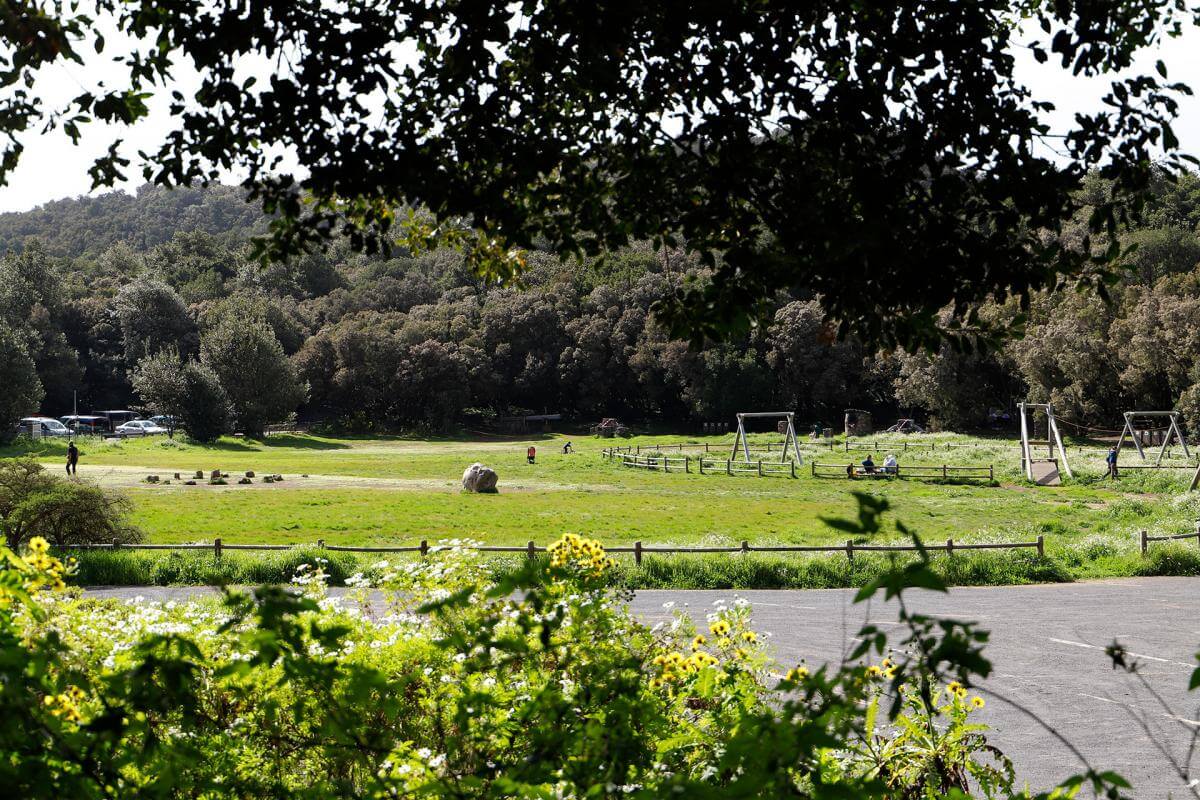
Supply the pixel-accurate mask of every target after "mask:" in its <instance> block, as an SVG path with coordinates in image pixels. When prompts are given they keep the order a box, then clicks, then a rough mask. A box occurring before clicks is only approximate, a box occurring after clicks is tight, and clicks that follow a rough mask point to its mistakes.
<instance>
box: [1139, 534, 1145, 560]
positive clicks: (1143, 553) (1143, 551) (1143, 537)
mask: <svg viewBox="0 0 1200 800" xmlns="http://www.w3.org/2000/svg"><path fill="white" fill-rule="evenodd" d="M1139 534H1140V536H1141V540H1142V555H1146V532H1145V531H1139Z"/></svg>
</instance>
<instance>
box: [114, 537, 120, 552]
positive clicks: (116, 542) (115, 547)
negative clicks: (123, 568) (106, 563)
mask: <svg viewBox="0 0 1200 800" xmlns="http://www.w3.org/2000/svg"><path fill="white" fill-rule="evenodd" d="M120 546H121V540H120V539H113V550H116V549H117V548H118V547H120Z"/></svg>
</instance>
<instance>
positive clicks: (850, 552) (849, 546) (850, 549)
mask: <svg viewBox="0 0 1200 800" xmlns="http://www.w3.org/2000/svg"><path fill="white" fill-rule="evenodd" d="M846 558H847V559H848V560H850V561H853V560H854V541H853V540H852V539H847V540H846Z"/></svg>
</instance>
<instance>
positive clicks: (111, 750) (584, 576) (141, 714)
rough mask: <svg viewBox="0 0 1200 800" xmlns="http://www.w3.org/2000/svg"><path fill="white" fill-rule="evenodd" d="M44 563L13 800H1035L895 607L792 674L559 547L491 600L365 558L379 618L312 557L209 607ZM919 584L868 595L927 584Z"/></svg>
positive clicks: (1103, 780) (16, 579) (968, 666)
mask: <svg viewBox="0 0 1200 800" xmlns="http://www.w3.org/2000/svg"><path fill="white" fill-rule="evenodd" d="M46 551H47V547H46V544H45V542H44V541H42V540H34V541H33V542H32V543H31V547H30V550H29V552H28V553H27V555H26V556H25V557H24V558H20V557H17V556H13V555H10V556H9V557H8V558H7V559H6V560H5V561H4V562H3V565H2V566H0V685H2V686H3V687H4V691H3V692H0V753H3V755H4V758H3V759H0V780H3V781H4V784H5V786H6V787H7V790H8V791H9V792H11V794H12V796H15V797H22V798H32V799H34V800H40V799H41V798H47V799H48V798H59V797H71V798H100V797H109V796H128V797H204V798H211V799H212V800H221V799H222V798H239V799H245V800H256V799H257V798H264V799H265V798H271V799H272V800H291V798H297V799H299V798H322V797H362V798H391V797H454V798H464V799H465V798H508V797H521V798H608V797H618V796H619V797H628V798H638V799H639V800H650V799H651V798H660V797H714V798H715V797H742V798H775V797H785V796H786V797H855V798H879V799H880V800H883V799H884V798H887V800H910V799H911V800H925V799H926V798H934V797H950V796H954V797H977V798H1013V797H1028V796H1029V795H1028V793H1027V792H1021V790H1019V789H1018V788H1017V787H1016V786H1015V785H1014V783H1015V781H1014V774H1015V771H1014V768H1013V765H1012V764H1011V763H1010V762H1009V760H1008V759H1007V758H1005V757H1004V755H1003V754H1002V753H1000V752H999V751H998V750H996V749H995V748H994V747H993V746H992V745H991V744H990V743H989V742H988V739H987V736H986V728H985V727H983V726H982V725H979V724H977V722H976V721H975V720H974V719H973V718H972V714H973V712H974V710H975V709H977V708H979V707H982V705H983V701H982V700H981V699H979V698H977V697H972V696H971V694H970V692H969V690H968V688H967V687H968V686H969V685H970V682H971V681H972V680H973V679H978V678H980V677H983V676H986V675H987V674H988V672H989V671H990V669H991V667H990V664H989V663H988V662H987V661H986V659H985V658H984V657H983V655H982V649H981V648H982V642H984V641H986V634H984V633H983V632H981V631H978V630H977V629H976V628H975V627H974V626H973V625H972V624H970V623H962V622H956V621H953V620H948V619H944V618H936V619H935V618H932V617H926V616H922V615H918V614H914V613H909V612H908V611H907V610H905V608H904V607H903V606H902V607H901V612H900V627H899V628H898V629H896V630H897V631H899V633H898V637H899V640H898V641H895V642H889V641H888V639H887V635H886V634H885V633H884V632H882V631H880V630H878V629H876V628H873V627H869V628H864V629H863V630H862V631H860V638H859V639H858V640H857V641H859V642H860V644H859V645H858V646H857V648H856V650H855V651H854V652H853V653H852V654H850V656H849V658H848V659H847V660H846V661H845V662H843V663H841V664H830V665H828V666H824V667H820V668H818V667H817V666H816V665H813V666H811V667H808V666H804V665H795V666H791V667H790V668H789V665H783V666H782V667H780V666H777V665H775V664H774V663H772V662H771V661H770V660H769V658H768V654H767V651H766V649H765V645H764V642H763V639H762V638H761V637H760V636H759V635H758V634H757V632H756V631H755V630H754V627H753V617H752V612H751V609H750V608H749V607H748V605H746V604H744V603H742V602H736V603H734V604H733V605H719V606H717V607H715V608H713V609H712V610H711V611H710V612H709V613H708V615H707V618H705V619H702V620H699V619H693V618H692V617H689V616H688V615H686V614H683V613H679V614H678V615H677V616H676V617H675V619H674V621H673V622H672V623H671V624H668V625H665V626H658V627H655V628H649V627H647V626H645V625H643V624H641V623H640V622H638V621H637V620H636V619H635V618H634V617H633V616H631V615H630V614H629V613H628V611H627V610H626V608H625V607H624V605H623V597H622V594H621V593H620V592H619V591H617V590H614V589H612V588H611V587H610V583H611V581H610V576H609V574H608V573H609V572H610V570H612V569H613V562H612V561H611V559H609V558H608V556H607V555H606V554H605V552H604V550H603V548H601V547H600V546H599V544H598V543H595V542H592V541H589V540H585V539H580V538H578V537H573V536H567V537H564V538H563V539H562V540H560V541H559V542H557V543H556V544H555V545H554V546H553V548H552V550H551V552H550V553H549V555H548V557H547V558H545V559H537V560H533V561H529V562H526V563H523V564H522V566H521V568H520V569H516V570H513V571H512V572H511V573H509V574H507V575H506V576H505V577H504V578H503V579H501V580H499V581H496V580H493V579H491V578H490V577H489V575H488V571H487V570H486V569H484V568H483V567H482V566H481V565H480V564H479V563H478V561H477V560H476V559H475V554H474V553H469V552H466V551H463V550H457V549H451V550H448V551H442V552H438V553H435V554H433V555H432V556H431V557H430V558H429V559H427V560H414V561H407V562H403V563H397V564H391V563H387V562H375V563H374V564H373V565H372V567H371V569H370V571H369V572H370V574H368V572H364V573H362V574H357V575H353V576H350V577H349V578H348V579H347V582H348V583H350V584H351V585H354V586H358V587H362V589H364V590H365V589H367V588H377V589H379V590H381V591H382V592H383V593H384V596H385V598H386V601H385V607H384V608H376V609H375V612H374V613H372V614H368V613H364V610H365V609H369V608H370V607H371V606H369V605H366V603H367V602H368V601H367V596H366V595H363V596H362V597H361V598H360V603H359V604H356V605H353V606H345V607H343V606H340V605H339V604H338V603H336V602H332V601H330V600H328V598H327V597H326V595H325V585H326V580H327V573H326V572H325V569H324V567H323V565H322V564H320V563H319V562H318V563H313V564H310V565H299V566H298V567H297V568H296V573H297V574H296V576H295V578H294V584H295V586H296V588H295V590H286V589H283V588H280V587H274V588H272V587H264V588H259V589H257V590H255V591H254V592H253V593H252V594H246V593H239V592H232V593H229V594H228V595H227V596H226V598H225V599H224V601H223V602H222V603H215V602H211V603H182V604H177V603H167V604H165V605H163V604H127V603H115V602H107V601H95V600H87V599H84V600H82V601H79V600H72V599H71V598H69V597H68V596H65V595H63V594H61V593H60V591H61V586H62V576H63V574H64V566H63V563H62V562H61V561H59V560H58V559H56V558H53V557H51V556H49V555H48V553H47V552H46ZM175 560H176V559H169V560H168V562H173V561H175ZM181 560H186V559H181ZM927 567H928V565H927V564H926V563H924V562H919V563H917V564H916V565H912V566H909V567H908V568H904V569H899V570H892V571H889V572H887V573H886V574H882V575H880V577H879V580H877V581H876V582H874V583H873V584H871V585H869V586H868V587H867V588H865V589H864V590H863V591H861V592H860V593H859V599H866V598H868V597H871V596H873V595H875V594H876V593H879V592H881V591H884V590H885V589H886V593H887V594H888V596H895V595H896V594H898V593H899V594H902V593H904V592H906V591H910V590H911V589H912V587H916V586H921V587H925V588H935V589H936V588H939V587H940V586H941V584H940V581H939V579H938V577H937V575H936V574H934V573H933V572H931V571H929V570H928V569H927ZM371 602H375V601H371ZM30 731H36V732H37V735H32V736H31V735H30ZM1085 778H1086V783H1087V784H1088V788H1089V789H1091V790H1093V791H1095V792H1096V793H1097V794H1104V793H1105V792H1107V791H1108V790H1109V789H1113V790H1114V791H1115V789H1116V787H1118V786H1119V785H1121V784H1120V779H1119V778H1118V777H1116V776H1112V775H1111V774H1108V773H1103V774H1097V773H1090V774H1089V775H1087V776H1085ZM1063 796H1071V795H1070V794H1067V795H1063Z"/></svg>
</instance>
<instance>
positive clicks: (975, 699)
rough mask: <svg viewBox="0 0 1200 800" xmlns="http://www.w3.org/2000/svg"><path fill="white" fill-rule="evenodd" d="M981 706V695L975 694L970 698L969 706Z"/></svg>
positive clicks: (982, 704)
mask: <svg viewBox="0 0 1200 800" xmlns="http://www.w3.org/2000/svg"><path fill="white" fill-rule="evenodd" d="M983 706H984V702H983V698H982V697H980V696H979V695H975V696H974V697H972V698H971V708H983Z"/></svg>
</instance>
